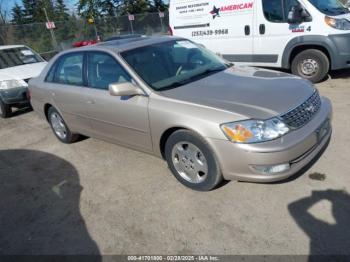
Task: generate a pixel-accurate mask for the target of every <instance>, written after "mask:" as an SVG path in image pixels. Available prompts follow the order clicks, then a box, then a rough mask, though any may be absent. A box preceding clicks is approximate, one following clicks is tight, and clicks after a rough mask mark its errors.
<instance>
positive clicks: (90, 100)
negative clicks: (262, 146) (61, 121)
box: [86, 99, 95, 105]
mask: <svg viewBox="0 0 350 262" xmlns="http://www.w3.org/2000/svg"><path fill="white" fill-rule="evenodd" d="M86 103H87V104H89V105H93V104H95V101H94V100H92V99H89V100H86Z"/></svg>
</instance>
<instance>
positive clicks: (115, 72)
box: [85, 51, 152, 151]
mask: <svg viewBox="0 0 350 262" xmlns="http://www.w3.org/2000/svg"><path fill="white" fill-rule="evenodd" d="M86 62H87V65H86V72H87V82H88V88H87V90H86V92H85V94H86V99H87V103H88V104H89V107H88V109H87V114H88V115H89V118H90V120H91V124H92V129H93V130H92V132H94V134H95V136H97V137H99V138H101V139H104V140H108V141H111V142H115V143H118V144H123V145H127V146H131V147H134V148H138V149H140V150H143V151H152V143H151V135H150V128H149V120H148V100H149V99H148V97H147V96H141V95H138V96H131V97H123V96H121V97H118V96H111V95H110V94H109V91H108V85H109V84H111V83H123V82H127V81H129V82H131V81H132V79H131V77H130V76H129V74H128V73H127V72H126V71H125V70H124V68H123V67H122V66H121V65H120V64H119V62H118V61H117V60H116V59H115V58H114V57H113V56H112V55H110V54H108V53H105V52H96V51H90V52H87V61H86ZM135 88H137V87H136V86H135Z"/></svg>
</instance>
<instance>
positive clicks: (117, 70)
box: [87, 52, 131, 90]
mask: <svg viewBox="0 0 350 262" xmlns="http://www.w3.org/2000/svg"><path fill="white" fill-rule="evenodd" d="M87 56H88V63H87V70H88V86H89V87H92V88H96V89H102V90H108V85H109V84H111V83H124V82H131V77H130V76H129V74H128V73H127V72H126V71H125V70H124V69H123V67H122V66H121V65H120V64H119V63H118V62H117V61H116V60H115V59H114V58H113V57H112V56H110V55H108V54H105V53H102V52H89V53H88V55H87Z"/></svg>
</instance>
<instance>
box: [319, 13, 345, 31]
mask: <svg viewBox="0 0 350 262" xmlns="http://www.w3.org/2000/svg"><path fill="white" fill-rule="evenodd" d="M324 20H325V21H326V24H327V25H329V26H331V27H333V28H335V29H339V30H350V21H349V20H347V19H345V18H341V19H337V18H333V17H329V16H326V17H325V18H324Z"/></svg>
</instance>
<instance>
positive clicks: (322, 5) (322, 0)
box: [309, 0, 350, 16]
mask: <svg viewBox="0 0 350 262" xmlns="http://www.w3.org/2000/svg"><path fill="white" fill-rule="evenodd" d="M309 1H310V2H311V4H313V5H314V6H315V7H316V8H317V9H318V10H319V11H321V12H322V13H324V14H326V15H331V16H336V15H343V14H348V13H350V11H349V9H348V8H346V7H345V6H344V5H343V4H342V3H341V2H339V1H338V0H309Z"/></svg>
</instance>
